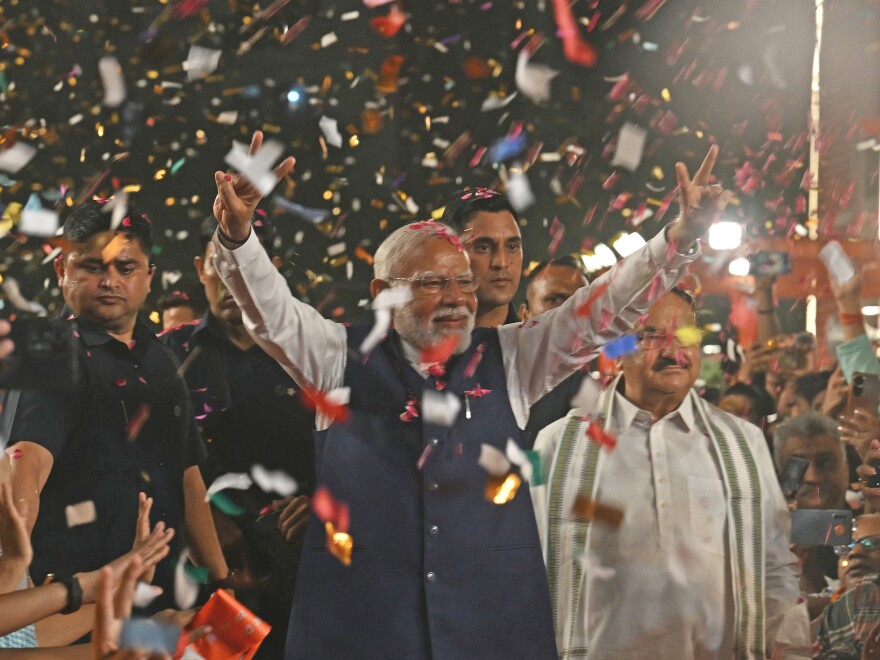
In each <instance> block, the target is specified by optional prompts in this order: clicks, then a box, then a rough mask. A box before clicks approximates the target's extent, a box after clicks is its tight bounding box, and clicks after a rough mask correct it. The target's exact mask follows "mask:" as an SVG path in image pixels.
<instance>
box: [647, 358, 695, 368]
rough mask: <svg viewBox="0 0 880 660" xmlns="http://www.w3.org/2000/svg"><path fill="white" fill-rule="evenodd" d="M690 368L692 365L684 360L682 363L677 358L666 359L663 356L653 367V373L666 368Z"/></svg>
mask: <svg viewBox="0 0 880 660" xmlns="http://www.w3.org/2000/svg"><path fill="white" fill-rule="evenodd" d="M689 366H690V363H689V362H688V361H687V360H685V359H684V358H682V359H681V362H679V361H678V360H676V359H675V358H671V357H666V356H663V355H661V356H660V357H658V358H657V361H656V362H654V366H652V367H651V370H652V371H661V370H662V369H665V368H666V367H683V368H687V367H689Z"/></svg>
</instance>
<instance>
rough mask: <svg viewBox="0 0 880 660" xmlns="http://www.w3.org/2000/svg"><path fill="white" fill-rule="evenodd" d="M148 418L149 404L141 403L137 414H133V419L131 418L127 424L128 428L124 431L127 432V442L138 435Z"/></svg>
mask: <svg viewBox="0 0 880 660" xmlns="http://www.w3.org/2000/svg"><path fill="white" fill-rule="evenodd" d="M149 418H150V404H148V403H142V404H141V405H140V408H138V410H137V412H136V413H135V414H134V417H132V418H131V421H130V422H129V423H128V428H127V429H126V430H127V432H128V440H129V442H131V441H132V440H134V439H135V438H137V437H138V435H140V432H141V429H142V428H144V424H146V423H147V420H148V419H149Z"/></svg>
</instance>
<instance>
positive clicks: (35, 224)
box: [18, 206, 59, 236]
mask: <svg viewBox="0 0 880 660" xmlns="http://www.w3.org/2000/svg"><path fill="white" fill-rule="evenodd" d="M58 226H59V223H58V214H57V213H55V211H51V210H49V209H43V208H39V209H33V208H28V207H27V206H25V208H24V209H23V210H22V212H21V220H19V222H18V229H19V231H20V232H21V233H22V234H27V235H28V236H54V235H55V232H57V231H58Z"/></svg>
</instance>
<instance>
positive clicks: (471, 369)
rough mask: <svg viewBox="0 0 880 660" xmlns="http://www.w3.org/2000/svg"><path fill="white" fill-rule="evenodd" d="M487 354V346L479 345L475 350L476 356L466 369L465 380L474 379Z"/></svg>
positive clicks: (472, 357)
mask: <svg viewBox="0 0 880 660" xmlns="http://www.w3.org/2000/svg"><path fill="white" fill-rule="evenodd" d="M485 352H486V344H485V343H481V344H478V345H477V347H476V348H475V349H474V354H473V355H472V356H471V359H470V361H469V362H468V363H467V366H466V367H465V369H464V377H465V378H473V377H474V374H475V373H476V371H477V367H478V366H479V364H480V361H481V360H482V359H483V353H485Z"/></svg>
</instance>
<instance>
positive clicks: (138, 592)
mask: <svg viewBox="0 0 880 660" xmlns="http://www.w3.org/2000/svg"><path fill="white" fill-rule="evenodd" d="M161 593H162V587H157V586H156V585H154V584H147V583H146V582H138V583H137V586H136V587H135V589H134V599H133V600H132V604H133V605H134V606H135V607H146V606H147V605H149V604H150V603H152V602H153V601H154V600H156V597H157V596H159V595H161Z"/></svg>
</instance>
